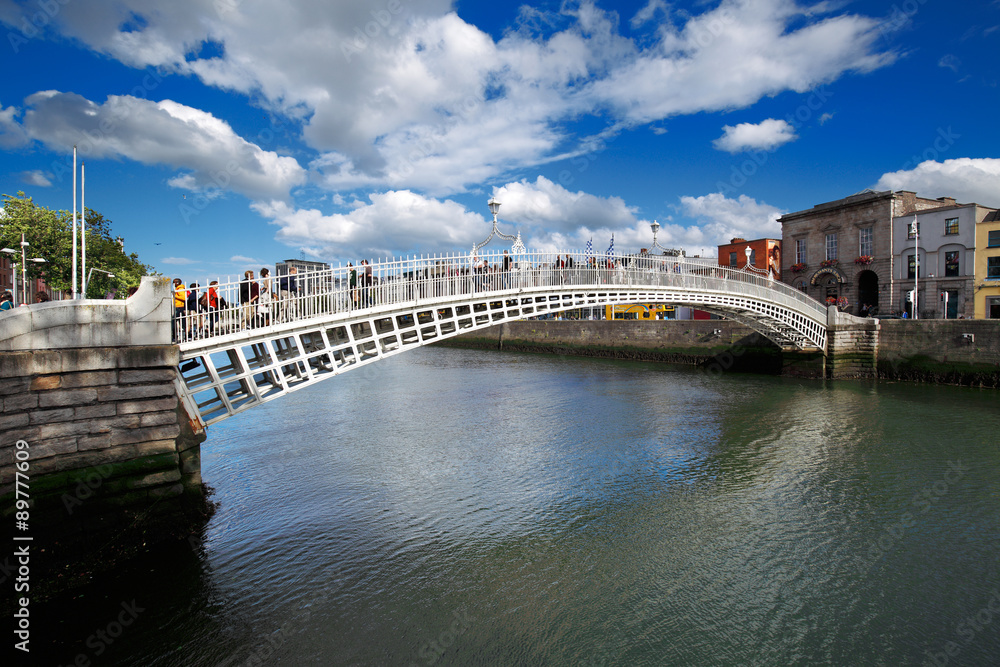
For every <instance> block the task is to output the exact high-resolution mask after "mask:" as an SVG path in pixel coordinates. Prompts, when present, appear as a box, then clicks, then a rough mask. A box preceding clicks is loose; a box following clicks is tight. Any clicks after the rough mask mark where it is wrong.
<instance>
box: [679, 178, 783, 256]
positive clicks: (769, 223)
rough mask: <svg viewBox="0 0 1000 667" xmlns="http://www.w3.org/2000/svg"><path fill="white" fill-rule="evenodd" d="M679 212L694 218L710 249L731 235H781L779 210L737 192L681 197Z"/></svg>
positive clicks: (762, 236)
mask: <svg viewBox="0 0 1000 667" xmlns="http://www.w3.org/2000/svg"><path fill="white" fill-rule="evenodd" d="M681 209H682V210H683V212H684V213H685V214H686V215H688V216H690V217H692V218H694V219H695V220H697V221H698V225H699V227H700V228H701V231H702V233H703V235H704V236H703V238H704V242H705V243H706V244H707V245H708V246H709V247H712V248H713V249H714V248H715V246H718V245H720V244H724V243H729V241H730V239H732V238H734V237H742V238H745V239H747V240H753V239H757V238H777V239H780V238H781V225H780V224H778V218H779V217H780V216H781V214H782V211H781V209H778V208H776V207H774V206H770V205H769V204H764V203H760V202H758V201H757V200H755V199H753V198H751V197H747V196H746V195H740V196H739V198H737V199H729V198H727V197H726V196H724V195H723V194H721V193H719V192H713V193H712V194H708V195H703V196H701V197H681Z"/></svg>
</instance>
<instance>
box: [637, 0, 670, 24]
mask: <svg viewBox="0 0 1000 667" xmlns="http://www.w3.org/2000/svg"><path fill="white" fill-rule="evenodd" d="M668 10H669V7H668V6H667V3H666V2H664V0H649V2H647V3H646V6H645V7H643V8H642V9H640V10H639V11H638V12H636V13H635V16H633V17H632V18H631V20H629V25H631V26H632V27H633V28H638V27H639V26H641V25H643V24H644V23H648V22H649V21H652V20H653V18H654V17H655V16H656V14H657V12H659V13H662V14H666V13H667V12H668Z"/></svg>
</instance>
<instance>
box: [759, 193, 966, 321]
mask: <svg viewBox="0 0 1000 667" xmlns="http://www.w3.org/2000/svg"><path fill="white" fill-rule="evenodd" d="M954 203H955V202H954V200H953V199H952V200H945V199H926V198H923V197H918V196H917V195H916V193H914V192H909V191H906V190H900V191H891V190H885V191H882V192H876V191H873V190H865V191H863V192H860V193H858V194H856V195H851V196H850V197H845V198H843V199H838V200H836V201H832V202H826V203H824V204H817V205H816V206H813V207H812V208H811V209H806V210H804V211H796V212H794V213H788V214H785V215H783V216H781V217H780V218H778V222H779V223H781V242H782V243H781V247H782V255H783V259H782V272H781V275H782V280H783V281H784V282H786V283H788V284H790V285H793V286H795V287H797V288H798V289H800V290H802V291H803V292H806V293H807V294H809V295H810V296H813V297H815V298H817V299H819V300H820V301H828V302H836V301H838V300H839V301H840V303H842V304H843V303H845V300H846V310H847V311H848V312H850V313H853V314H858V315H860V314H862V312H863V311H862V309H863V306H870V307H872V308H877V311H876V312H878V313H879V314H880V315H883V316H884V315H888V314H890V313H896V312H900V311H902V310H903V308H904V306H905V303H904V302H903V301H901V299H900V293H901V292H902V291H903V290H902V287H901V286H900V285H898V284H897V283H898V282H899V281H898V279H897V278H896V277H895V276H896V275H898V272H897V271H895V264H896V262H897V261H898V260H897V258H898V256H899V253H900V249H899V248H897V247H896V241H895V237H894V235H893V226H894V224H893V222H894V220H895V219H896V218H899V217H901V216H907V215H911V214H912V213H914V212H920V211H927V210H930V209H936V208H941V207H942V206H953V205H954ZM904 275H905V273H904ZM911 289H912V288H911Z"/></svg>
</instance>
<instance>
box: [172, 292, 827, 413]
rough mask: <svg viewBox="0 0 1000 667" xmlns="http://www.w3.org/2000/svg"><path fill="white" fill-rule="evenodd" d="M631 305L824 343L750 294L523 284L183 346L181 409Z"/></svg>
mask: <svg viewBox="0 0 1000 667" xmlns="http://www.w3.org/2000/svg"><path fill="white" fill-rule="evenodd" d="M629 303H666V304H674V305H680V306H692V307H696V308H701V309H704V310H707V311H710V312H715V313H719V314H723V315H725V316H726V317H730V318H732V319H734V320H736V321H738V322H741V323H743V324H746V325H747V326H749V327H750V328H751V329H753V330H754V331H757V332H758V333H760V334H762V335H764V336H766V337H767V338H769V339H770V340H772V341H774V342H775V343H776V344H777V345H779V346H781V347H783V348H795V349H806V348H814V349H819V350H824V351H825V348H826V326H825V323H823V322H820V321H819V319H818V318H816V317H815V316H813V317H809V316H807V315H805V314H803V313H801V312H798V311H795V310H793V309H790V308H788V307H786V306H782V305H779V304H775V303H773V302H769V301H767V300H764V299H760V298H755V297H749V296H743V295H739V294H731V293H724V292H716V291H709V290H702V291H698V290H690V289H677V288H673V289H664V288H659V289H652V288H649V287H636V286H622V287H612V286H607V285H604V286H598V287H594V288H583V289H581V286H574V287H573V288H567V289H565V290H553V289H552V288H545V289H537V290H530V289H521V290H511V291H498V292H493V293H485V294H480V295H464V296H461V297H445V298H440V299H428V300H426V301H423V300H422V301H420V302H417V301H414V302H411V303H408V304H398V303H397V304H393V305H391V306H384V307H379V306H375V307H371V308H366V309H361V310H353V311H348V312H341V313H335V314H332V315H326V316H324V317H317V318H313V319H311V320H300V321H297V322H294V323H289V324H285V325H278V326H271V327H265V328H260V329H252V330H250V331H243V332H239V333H235V334H230V335H227V336H221V337H217V338H213V339H210V340H207V341H191V342H187V343H182V344H181V345H180V348H181V364H180V374H179V376H180V377H179V380H178V384H179V386H178V389H179V394H180V395H181V397H182V399H183V400H184V401H185V406H186V407H187V409H188V414H189V415H192V417H193V416H194V415H197V419H198V420H199V421H200V422H201V424H202V425H203V426H205V425H208V424H212V423H215V422H218V421H220V420H222V419H225V418H226V417H229V416H232V415H234V414H236V413H238V412H243V411H244V410H247V409H249V408H251V407H254V406H256V405H259V404H261V403H263V402H266V401H270V400H273V399H275V398H278V397H279V396H282V395H284V394H287V393H289V392H291V391H295V390H296V389H301V388H303V387H306V386H309V385H311V384H315V383H316V382H319V381H321V380H324V379H327V378H329V377H333V376H334V375H338V374H340V373H343V372H345V371H348V370H351V369H354V368H360V367H361V366H364V365H366V364H369V363H373V362H375V361H378V360H379V359H384V358H386V357H389V356H392V355H394V354H398V353H400V352H403V351H405V350H408V349H411V348H415V347H420V346H422V345H427V344H429V343H433V342H437V341H440V340H444V339H447V338H451V337H453V336H458V335H460V334H464V333H469V332H471V331H475V330H477V329H484V328H486V327H490V326H493V325H496V324H502V323H504V322H509V321H512V320H521V319H527V318H533V317H538V316H541V315H547V314H553V313H558V312H563V311H567V310H574V309H577V308H591V307H594V308H596V307H603V306H607V305H616V304H629Z"/></svg>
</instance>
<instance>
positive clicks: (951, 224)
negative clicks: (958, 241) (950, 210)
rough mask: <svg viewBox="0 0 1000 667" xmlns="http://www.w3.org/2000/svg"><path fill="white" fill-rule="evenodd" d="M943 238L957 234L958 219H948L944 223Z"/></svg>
mask: <svg viewBox="0 0 1000 667" xmlns="http://www.w3.org/2000/svg"><path fill="white" fill-rule="evenodd" d="M944 233H945V236H952V235H954V234H958V218H948V219H947V220H945V221H944Z"/></svg>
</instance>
